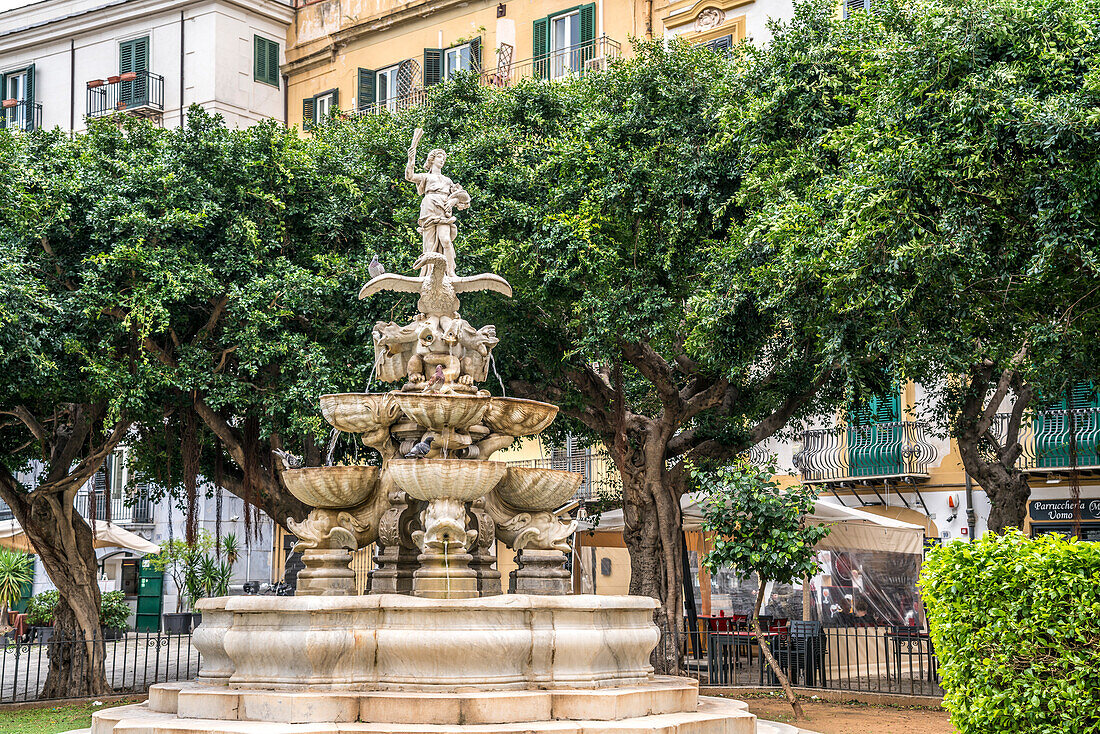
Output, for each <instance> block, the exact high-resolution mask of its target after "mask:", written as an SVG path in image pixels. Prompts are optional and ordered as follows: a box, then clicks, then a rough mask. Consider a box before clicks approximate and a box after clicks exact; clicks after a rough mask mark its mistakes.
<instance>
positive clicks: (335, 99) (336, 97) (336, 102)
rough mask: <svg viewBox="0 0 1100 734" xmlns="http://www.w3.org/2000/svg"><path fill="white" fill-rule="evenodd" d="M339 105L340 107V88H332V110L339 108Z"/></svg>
mask: <svg viewBox="0 0 1100 734" xmlns="http://www.w3.org/2000/svg"><path fill="white" fill-rule="evenodd" d="M339 107H340V90H339V89H333V90H332V109H334V110H335V109H339Z"/></svg>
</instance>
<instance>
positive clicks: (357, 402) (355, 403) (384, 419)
mask: <svg viewBox="0 0 1100 734" xmlns="http://www.w3.org/2000/svg"><path fill="white" fill-rule="evenodd" d="M321 412H322V413H323V414H324V416H325V420H326V421H328V422H329V425H331V426H332V427H333V428H336V429H337V430H340V431H345V432H346V433H370V432H372V431H376V430H378V429H380V428H387V427H388V426H390V425H392V424H393V423H394V421H396V420H397V419H398V418H399V417H400V416H401V408H399V407H398V405H397V401H396V400H395V399H394V397H393V394H392V393H388V392H386V393H359V392H351V393H338V394H335V395H322V396H321Z"/></svg>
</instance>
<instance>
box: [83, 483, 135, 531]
mask: <svg viewBox="0 0 1100 734" xmlns="http://www.w3.org/2000/svg"><path fill="white" fill-rule="evenodd" d="M107 494H108V493H107V492H106V491H98V492H96V491H88V490H82V491H81V492H79V493H78V494H77V495H76V503H75V507H76V511H77V512H78V513H80V515H81V516H82V517H89V514H88V510H89V506H90V505H91V504H92V503H93V502H94V503H95V510H96V513H95V516H96V519H97V520H100V521H103V520H106V519H107ZM110 494H111V497H110V502H111V522H112V523H114V524H116V525H119V524H130V523H133V524H146V525H148V524H151V523H152V522H153V501H152V500H151V499H150V498H149V497H147V496H141V495H138V496H135V497H130V498H126V497H123V496H121V495H120V493H118V492H111V493H110Z"/></svg>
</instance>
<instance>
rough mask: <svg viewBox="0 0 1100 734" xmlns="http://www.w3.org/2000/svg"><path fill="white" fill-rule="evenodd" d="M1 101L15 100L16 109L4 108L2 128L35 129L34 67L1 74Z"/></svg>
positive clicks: (0, 117) (1, 121)
mask: <svg viewBox="0 0 1100 734" xmlns="http://www.w3.org/2000/svg"><path fill="white" fill-rule="evenodd" d="M0 99H4V100H9V99H14V100H15V101H16V104H15V106H14V107H4V108H3V109H2V110H0V112H2V115H0V127H6V128H8V129H11V130H28V131H29V130H32V129H33V128H34V67H33V66H29V67H27V68H25V69H18V70H16V71H10V72H8V73H7V74H0Z"/></svg>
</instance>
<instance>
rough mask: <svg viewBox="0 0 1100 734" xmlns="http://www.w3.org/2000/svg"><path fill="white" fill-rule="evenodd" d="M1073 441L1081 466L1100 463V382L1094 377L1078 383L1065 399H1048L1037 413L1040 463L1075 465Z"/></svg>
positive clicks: (1051, 466) (1054, 466) (1053, 466)
mask: <svg viewBox="0 0 1100 734" xmlns="http://www.w3.org/2000/svg"><path fill="white" fill-rule="evenodd" d="M1071 429H1072V431H1073V436H1072V437H1073V439H1074V441H1073V442H1071V441H1070V438H1071V436H1070V431H1071ZM1071 443H1076V447H1075V448H1076V450H1077V461H1076V464H1077V466H1079V467H1085V466H1088V467H1094V466H1100V456H1098V454H1100V451H1098V448H1100V385H1097V384H1096V383H1094V382H1092V381H1091V380H1084V381H1082V382H1078V383H1076V384H1074V385H1073V386H1072V387H1071V388H1070V389H1069V390H1068V391H1067V393H1066V395H1065V396H1064V397H1063V398H1062V399H1061V400H1056V401H1053V402H1051V403H1048V404H1047V405H1046V406H1045V409H1044V410H1040V411H1038V413H1037V414H1036V416H1035V454H1036V458H1037V464H1038V466H1039V467H1041V468H1045V469H1061V468H1068V467H1071V466H1072V465H1073V464H1074V461H1073V457H1072V453H1071Z"/></svg>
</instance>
